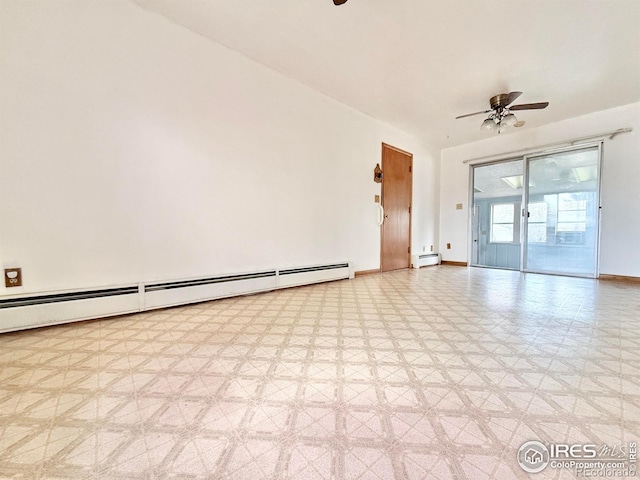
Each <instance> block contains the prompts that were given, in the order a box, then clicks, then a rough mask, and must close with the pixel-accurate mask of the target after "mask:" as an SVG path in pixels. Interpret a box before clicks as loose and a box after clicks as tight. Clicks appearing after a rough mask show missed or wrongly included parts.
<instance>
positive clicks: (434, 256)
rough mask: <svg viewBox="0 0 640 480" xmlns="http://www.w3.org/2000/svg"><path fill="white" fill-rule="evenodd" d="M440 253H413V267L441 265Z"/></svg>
mask: <svg viewBox="0 0 640 480" xmlns="http://www.w3.org/2000/svg"><path fill="white" fill-rule="evenodd" d="M441 261H442V260H441V258H440V254H439V253H425V254H423V255H412V256H411V265H412V266H413V268H420V267H427V266H429V265H440V262H441Z"/></svg>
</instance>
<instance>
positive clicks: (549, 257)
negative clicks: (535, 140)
mask: <svg viewBox="0 0 640 480" xmlns="http://www.w3.org/2000/svg"><path fill="white" fill-rule="evenodd" d="M526 165H527V173H528V178H529V182H528V183H529V188H528V190H527V198H526V204H527V209H526V215H524V229H525V234H526V241H525V242H524V253H523V258H524V262H523V264H524V270H526V271H529V272H542V273H558V274H567V275H579V276H586V277H595V276H596V275H597V267H598V265H597V260H598V236H599V234H598V231H599V229H598V227H599V205H600V202H599V185H600V147H599V146H593V147H587V148H581V149H576V150H570V151H563V152H560V153H554V154H549V155H540V156H535V157H529V158H527V163H526Z"/></svg>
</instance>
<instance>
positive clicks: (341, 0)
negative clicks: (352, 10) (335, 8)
mask: <svg viewBox="0 0 640 480" xmlns="http://www.w3.org/2000/svg"><path fill="white" fill-rule="evenodd" d="M343 3H347V0H333V4H334V5H342V4H343Z"/></svg>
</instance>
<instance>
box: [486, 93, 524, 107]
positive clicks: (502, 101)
mask: <svg viewBox="0 0 640 480" xmlns="http://www.w3.org/2000/svg"><path fill="white" fill-rule="evenodd" d="M520 95H522V92H510V93H499V94H498V95H494V96H493V97H491V98H490V99H489V105H491V108H492V109H494V110H495V109H497V108H505V107H506V106H507V105H509V104H510V103H511V102H513V101H514V100H515V99H516V98H518V97H519V96H520Z"/></svg>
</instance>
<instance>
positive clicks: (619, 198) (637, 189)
mask: <svg viewBox="0 0 640 480" xmlns="http://www.w3.org/2000/svg"><path fill="white" fill-rule="evenodd" d="M549 108H553V105H551V106H550V107H549ZM523 118H524V113H523ZM626 127H632V128H633V132H631V133H626V134H623V135H620V136H617V137H616V138H615V139H613V140H609V139H606V140H605V142H604V154H603V167H602V169H603V171H602V196H601V204H602V207H603V208H602V223H601V243H600V248H601V254H600V273H603V274H612V275H627V276H636V277H640V247H639V245H640V213H638V212H639V210H638V209H639V206H640V103H635V104H631V105H626V106H622V107H618V108H613V109H610V110H605V111H601V112H596V113H592V114H589V115H584V116H581V117H577V118H572V119H569V120H565V121H562V122H557V123H554V124H550V125H546V126H544V127H540V128H536V129H531V130H527V129H526V127H525V128H524V129H523V130H522V131H519V132H517V133H511V134H506V135H500V136H497V135H496V136H493V137H491V138H489V139H487V140H483V141H480V142H475V143H470V144H466V145H462V146H459V147H454V148H449V149H445V150H443V151H442V161H441V174H440V241H441V244H442V245H446V243H447V242H449V243H451V244H452V245H451V246H452V248H451V250H443V259H445V260H452V261H461V262H466V261H467V253H468V239H467V229H468V218H469V217H468V215H469V209H468V207H469V206H468V199H469V165H468V164H463V163H462V162H463V161H464V160H467V159H471V158H477V157H482V156H485V155H498V156H499V155H500V154H501V153H506V152H510V151H514V150H519V149H529V148H532V149H533V148H535V147H537V146H540V145H546V144H550V143H560V142H564V141H567V140H572V139H574V138H579V137H585V136H589V135H597V134H600V133H604V132H607V131H611V130H617V129H619V128H626ZM456 203H464V209H463V210H455V204H456Z"/></svg>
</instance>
